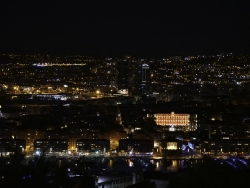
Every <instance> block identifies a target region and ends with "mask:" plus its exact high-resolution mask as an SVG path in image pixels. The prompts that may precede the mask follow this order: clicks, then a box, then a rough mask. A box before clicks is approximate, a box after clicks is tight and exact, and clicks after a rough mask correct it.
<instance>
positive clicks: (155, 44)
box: [0, 1, 250, 57]
mask: <svg viewBox="0 0 250 188" xmlns="http://www.w3.org/2000/svg"><path fill="white" fill-rule="evenodd" d="M0 12H1V13H0V14H1V16H0V17H1V18H0V23H1V25H2V26H3V27H2V29H1V31H0V42H1V47H0V51H1V52H3V53H48V54H83V55H91V56H93V55H94V56H119V55H127V54H128V55H136V56H145V57H166V56H168V55H181V54H184V55H189V54H191V55H192V54H215V53H219V52H228V53H248V52H249V50H250V47H249V46H250V45H249V44H250V39H249V37H248V33H249V27H247V24H248V22H247V18H248V12H247V6H246V5H245V4H244V3H242V2H238V3H236V2H199V3H197V2H196V3H194V2H172V1H171V2H157V3H155V2H154V3H153V2H148V3H139V2H133V3H132V2H129V1H126V2H112V1H107V2H105V3H97V2H91V3H90V2H80V1H77V2H75V3H72V2H69V1H68V2H67V1H64V2H60V3H56V2H49V3H46V2H37V1H35V2H29V1H26V2H18V1H16V2H15V1H14V2H3V3H2V6H1V11H0Z"/></svg>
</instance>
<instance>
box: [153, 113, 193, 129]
mask: <svg viewBox="0 0 250 188" xmlns="http://www.w3.org/2000/svg"><path fill="white" fill-rule="evenodd" d="M153 116H154V118H155V122H156V124H157V125H161V126H163V127H164V129H166V130H169V131H195V130H196V129H197V115H190V114H175V113H174V112H171V113H170V114H167V113H157V114H154V115H153ZM148 117H150V115H149V114H148Z"/></svg>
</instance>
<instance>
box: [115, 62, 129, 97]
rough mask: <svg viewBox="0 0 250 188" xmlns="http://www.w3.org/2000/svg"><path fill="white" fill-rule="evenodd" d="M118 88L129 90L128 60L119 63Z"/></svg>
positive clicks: (121, 90) (124, 90)
mask: <svg viewBox="0 0 250 188" xmlns="http://www.w3.org/2000/svg"><path fill="white" fill-rule="evenodd" d="M117 70H118V79H117V81H118V90H119V91H120V92H128V62H127V61H126V60H124V61H120V62H118V63H117Z"/></svg>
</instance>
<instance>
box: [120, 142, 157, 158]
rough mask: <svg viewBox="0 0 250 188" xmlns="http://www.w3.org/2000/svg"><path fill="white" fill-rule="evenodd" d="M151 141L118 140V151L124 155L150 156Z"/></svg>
mask: <svg viewBox="0 0 250 188" xmlns="http://www.w3.org/2000/svg"><path fill="white" fill-rule="evenodd" d="M153 146H154V145H153V141H152V140H149V139H121V140H119V150H120V152H124V154H125V155H127V154H129V155H146V154H148V155H151V154H152V151H153Z"/></svg>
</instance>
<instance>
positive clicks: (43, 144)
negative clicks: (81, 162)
mask: <svg viewBox="0 0 250 188" xmlns="http://www.w3.org/2000/svg"><path fill="white" fill-rule="evenodd" d="M62 153H65V154H66V153H68V140H64V139H38V140H35V141H34V154H35V155H44V154H62Z"/></svg>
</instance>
